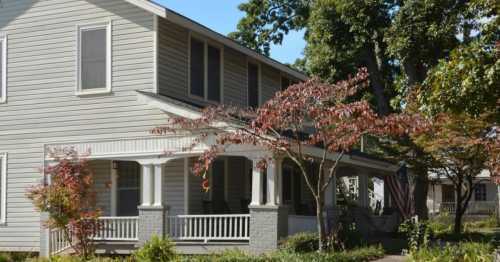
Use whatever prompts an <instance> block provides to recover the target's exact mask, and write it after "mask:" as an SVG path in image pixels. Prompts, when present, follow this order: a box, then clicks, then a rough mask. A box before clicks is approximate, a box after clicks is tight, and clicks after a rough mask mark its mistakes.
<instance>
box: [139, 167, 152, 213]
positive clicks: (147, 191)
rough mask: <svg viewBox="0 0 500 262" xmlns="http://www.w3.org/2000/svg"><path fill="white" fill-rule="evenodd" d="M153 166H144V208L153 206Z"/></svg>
mask: <svg viewBox="0 0 500 262" xmlns="http://www.w3.org/2000/svg"><path fill="white" fill-rule="evenodd" d="M153 171H154V170H153V165H152V164H142V188H141V189H142V190H141V192H142V205H141V206H144V207H147V206H151V205H152V204H153V198H154V195H153V183H154V181H153Z"/></svg>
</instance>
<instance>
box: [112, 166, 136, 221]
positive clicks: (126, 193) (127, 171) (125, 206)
mask: <svg viewBox="0 0 500 262" xmlns="http://www.w3.org/2000/svg"><path fill="white" fill-rule="evenodd" d="M117 174H118V183H117V184H118V185H117V191H118V203H117V213H118V216H137V215H138V214H139V211H138V210H137V206H139V205H140V177H139V176H140V166H139V164H137V163H136V162H118V169H117Z"/></svg>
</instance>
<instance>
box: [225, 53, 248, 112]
mask: <svg viewBox="0 0 500 262" xmlns="http://www.w3.org/2000/svg"><path fill="white" fill-rule="evenodd" d="M247 100H248V92H247V61H246V57H245V55H243V54H241V53H239V52H237V51H235V50H233V49H231V48H227V47H226V48H224V103H225V104H228V105H236V106H243V107H245V106H247V104H248V103H247Z"/></svg>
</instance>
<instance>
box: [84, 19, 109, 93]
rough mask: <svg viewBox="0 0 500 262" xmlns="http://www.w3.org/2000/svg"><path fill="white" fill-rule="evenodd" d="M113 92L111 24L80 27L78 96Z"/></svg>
mask: <svg viewBox="0 0 500 262" xmlns="http://www.w3.org/2000/svg"><path fill="white" fill-rule="evenodd" d="M109 92H111V22H106V23H98V24H92V25H84V26H78V80H77V94H98V93H109Z"/></svg>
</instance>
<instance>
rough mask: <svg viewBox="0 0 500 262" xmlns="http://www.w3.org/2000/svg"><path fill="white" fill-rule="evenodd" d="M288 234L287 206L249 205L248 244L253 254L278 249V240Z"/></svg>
mask: <svg viewBox="0 0 500 262" xmlns="http://www.w3.org/2000/svg"><path fill="white" fill-rule="evenodd" d="M287 234H288V208H286V207H278V206H250V246H249V251H250V252H251V253H253V254H262V253H266V252H270V251H274V250H276V249H278V244H279V240H280V239H281V238H284V237H286V236H287Z"/></svg>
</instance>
